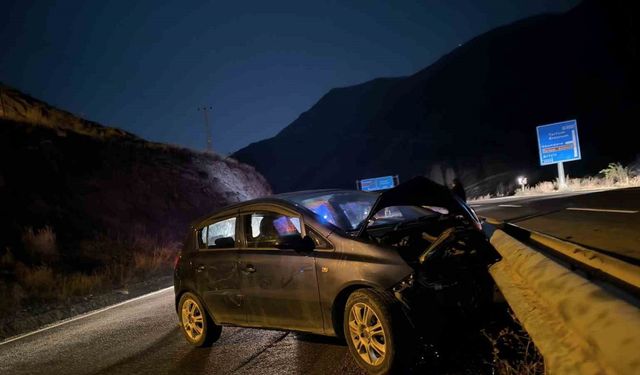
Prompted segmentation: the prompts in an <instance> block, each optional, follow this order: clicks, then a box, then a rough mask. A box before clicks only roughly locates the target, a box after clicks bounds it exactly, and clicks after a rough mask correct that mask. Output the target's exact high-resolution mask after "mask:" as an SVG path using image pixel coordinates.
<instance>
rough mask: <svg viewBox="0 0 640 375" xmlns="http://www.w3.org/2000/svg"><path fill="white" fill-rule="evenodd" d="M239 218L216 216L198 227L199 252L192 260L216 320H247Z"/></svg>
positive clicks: (231, 322)
mask: <svg viewBox="0 0 640 375" xmlns="http://www.w3.org/2000/svg"><path fill="white" fill-rule="evenodd" d="M237 223H238V218H237V217H236V216H235V215H233V216H229V217H223V218H220V219H214V220H213V221H212V222H209V223H205V224H206V225H204V226H203V227H201V228H199V229H198V230H197V232H196V233H197V237H198V239H197V243H198V251H197V254H195V256H194V257H193V259H192V263H193V267H194V268H195V275H196V277H195V279H196V287H197V290H198V294H199V295H200V296H201V297H202V299H203V300H204V303H205V304H206V305H207V308H208V310H209V312H210V313H211V314H212V315H213V316H214V319H215V321H216V322H217V323H229V324H238V325H244V324H246V322H247V319H246V314H245V310H244V306H243V302H244V298H243V296H242V294H241V293H240V271H239V270H238V261H239V255H238V250H239V246H238V245H239V241H238V239H239V237H238V230H239V228H238V225H237Z"/></svg>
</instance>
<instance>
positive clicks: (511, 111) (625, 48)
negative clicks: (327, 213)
mask: <svg viewBox="0 0 640 375" xmlns="http://www.w3.org/2000/svg"><path fill="white" fill-rule="evenodd" d="M637 28H638V27H637V12H636V11H635V8H634V7H633V6H632V4H630V3H626V2H622V1H613V2H604V1H598V0H588V1H584V2H583V3H581V4H580V5H579V6H577V7H576V8H574V9H572V10H571V11H569V12H567V13H565V14H561V15H541V16H536V17H532V18H528V19H525V20H522V21H519V22H515V23H513V24H510V25H507V26H503V27H499V28H497V29H494V30H492V31H490V32H488V33H485V34H483V35H481V36H478V37H476V38H474V39H472V40H471V41H469V42H468V43H466V44H464V45H463V46H460V47H458V48H456V49H454V50H453V51H452V52H450V53H449V54H447V55H445V56H443V57H442V58H441V59H439V60H438V61H437V62H435V63H434V64H432V65H431V66H429V67H427V68H425V69H423V70H422V71H419V72H417V73H416V74H414V75H412V76H409V77H401V78H384V79H376V80H372V81H369V82H366V83H363V84H360V85H356V86H352V87H346V88H340V89H333V90H331V91H329V92H328V93H327V94H326V95H325V96H324V97H322V98H321V99H320V101H318V103H317V104H316V105H314V106H313V107H312V108H311V109H309V110H308V111H307V112H305V113H303V114H302V115H301V116H300V117H299V118H298V119H296V120H295V121H294V122H293V123H292V124H290V125H289V126H287V127H286V128H285V129H283V130H282V131H281V132H280V133H279V134H277V135H276V136H275V137H273V138H270V139H266V140H263V141H260V142H256V143H253V144H251V145H249V146H247V147H246V148H244V149H241V150H239V151H238V152H236V153H235V154H234V155H233V156H234V157H236V158H237V159H238V160H240V161H243V162H246V163H248V164H250V165H253V166H255V167H256V169H257V170H258V171H260V172H261V173H262V174H263V175H265V177H266V178H267V179H268V180H269V181H270V182H271V184H272V186H273V188H274V190H276V191H288V190H299V189H307V188H322V187H354V186H355V185H354V184H355V180H356V179H359V178H365V177H372V176H378V175H387V174H398V175H400V178H401V180H406V179H408V178H410V177H412V176H414V175H427V176H429V177H431V178H433V179H435V180H436V181H439V182H447V183H449V182H450V181H451V180H452V178H453V177H454V176H458V177H460V178H461V179H462V181H463V183H464V184H465V185H466V187H467V189H468V192H469V194H470V195H471V196H474V195H482V194H486V193H495V192H496V190H497V189H501V190H509V186H510V185H514V184H515V178H516V177H517V176H518V175H519V174H527V175H528V176H529V177H530V178H529V180H530V181H532V182H534V181H536V180H538V179H550V178H553V176H554V175H555V173H556V170H555V168H554V167H553V166H549V167H540V166H539V165H538V154H537V143H536V136H535V127H536V126H537V125H541V124H546V123H552V122H557V121H563V120H567V119H574V118H575V119H577V121H578V127H579V132H580V139H581V148H582V154H583V159H582V160H580V161H575V162H571V163H567V164H565V168H566V171H567V173H569V174H570V175H572V176H577V175H585V174H593V173H596V172H597V171H599V170H600V169H602V168H603V167H605V166H606V165H607V163H609V162H613V161H621V162H628V161H631V160H632V159H633V158H634V157H635V156H636V154H637V153H638V152H640V147H639V146H638V144H637V141H636V139H635V138H634V137H631V136H625V135H624V134H625V133H624V132H627V133H628V132H633V130H632V128H631V126H630V125H631V124H635V123H637V122H638V119H639V118H640V114H639V110H638V99H639V98H638V90H637V89H638V74H637V73H638V72H637V67H638V66H640V64H639V63H640V62H639V61H638V40H637V35H638V29H637ZM611 126H616V128H617V129H620V132H611V131H609V130H610V129H611ZM621 132H622V134H621Z"/></svg>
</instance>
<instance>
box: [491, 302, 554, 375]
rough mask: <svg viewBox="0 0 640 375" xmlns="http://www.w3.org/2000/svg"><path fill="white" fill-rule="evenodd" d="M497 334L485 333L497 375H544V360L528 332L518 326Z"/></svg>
mask: <svg viewBox="0 0 640 375" xmlns="http://www.w3.org/2000/svg"><path fill="white" fill-rule="evenodd" d="M511 318H512V319H513V322H514V324H513V325H511V326H507V327H504V328H502V329H501V330H500V331H499V332H497V333H488V332H486V331H483V335H484V336H485V338H486V339H487V340H488V341H489V343H490V345H491V368H492V373H493V374H496V375H542V374H544V360H543V358H542V355H541V354H540V352H539V351H538V349H537V348H536V346H535V345H534V343H533V341H531V337H530V336H529V335H528V334H527V332H526V331H525V330H524V329H523V328H522V327H521V326H520V325H519V324H517V319H516V318H515V316H513V314H512V315H511Z"/></svg>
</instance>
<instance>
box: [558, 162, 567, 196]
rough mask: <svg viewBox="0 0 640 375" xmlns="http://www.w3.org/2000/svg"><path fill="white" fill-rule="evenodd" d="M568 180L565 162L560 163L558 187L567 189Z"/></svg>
mask: <svg viewBox="0 0 640 375" xmlns="http://www.w3.org/2000/svg"><path fill="white" fill-rule="evenodd" d="M566 187H567V182H566V181H565V179H564V163H562V162H560V163H558V189H565V188H566Z"/></svg>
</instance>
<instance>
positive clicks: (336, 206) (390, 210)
mask: <svg viewBox="0 0 640 375" xmlns="http://www.w3.org/2000/svg"><path fill="white" fill-rule="evenodd" d="M283 198H285V199H287V200H289V201H292V202H295V203H298V204H300V205H302V206H304V207H306V208H307V209H309V210H310V211H311V212H313V213H315V214H316V215H317V216H318V218H319V220H320V221H321V222H324V223H329V224H332V225H334V226H336V227H338V228H340V229H342V230H344V231H352V230H355V229H357V228H359V227H360V225H361V224H362V222H363V221H364V220H365V219H366V218H367V216H368V215H369V212H370V211H371V207H373V204H374V203H375V201H376V199H377V198H378V194H375V193H367V192H362V191H338V192H326V193H315V194H312V193H300V194H287V195H286V196H283ZM427 215H435V213H434V212H433V211H432V210H428V209H425V208H422V207H416V206H393V207H386V208H384V209H382V210H380V211H379V212H377V213H376V214H375V215H374V216H373V219H374V220H375V222H374V223H373V224H371V225H370V226H376V225H384V224H391V223H397V222H402V221H409V220H415V219H417V218H420V217H423V216H427Z"/></svg>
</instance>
